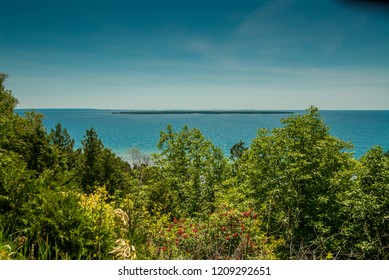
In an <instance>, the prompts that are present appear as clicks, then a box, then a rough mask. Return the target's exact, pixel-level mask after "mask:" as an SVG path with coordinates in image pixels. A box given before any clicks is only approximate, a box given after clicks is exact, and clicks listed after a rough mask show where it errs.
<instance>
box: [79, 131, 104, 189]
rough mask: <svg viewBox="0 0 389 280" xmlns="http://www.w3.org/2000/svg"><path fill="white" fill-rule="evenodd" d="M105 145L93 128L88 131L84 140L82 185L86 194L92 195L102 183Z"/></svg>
mask: <svg viewBox="0 0 389 280" xmlns="http://www.w3.org/2000/svg"><path fill="white" fill-rule="evenodd" d="M103 148H104V146H103V143H102V142H101V140H100V138H99V137H98V136H97V133H96V131H95V130H94V129H93V128H91V129H89V130H87V131H86V134H85V136H84V140H82V152H83V162H82V164H83V166H82V180H81V185H82V188H83V190H84V191H85V192H87V193H90V192H92V191H93V188H94V187H95V186H96V185H98V184H99V183H100V182H101V181H102V176H103V175H102V172H103V171H102V169H103V168H102V160H101V157H102V153H103Z"/></svg>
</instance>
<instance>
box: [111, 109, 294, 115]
mask: <svg viewBox="0 0 389 280" xmlns="http://www.w3.org/2000/svg"><path fill="white" fill-rule="evenodd" d="M294 113H295V112H292V111H260V110H144V111H143V110H140V111H137V110H133V111H114V112H112V114H118V115H122V114H135V115H172V114H177V115H178V114H181V115H182V114H208V115H209V114H214V115H217V114H246V115H247V114H294Z"/></svg>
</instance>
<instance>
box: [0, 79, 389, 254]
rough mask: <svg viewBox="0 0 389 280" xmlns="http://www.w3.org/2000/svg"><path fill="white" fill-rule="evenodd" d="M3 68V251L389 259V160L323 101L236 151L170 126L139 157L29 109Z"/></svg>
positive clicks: (0, 103)
mask: <svg viewBox="0 0 389 280" xmlns="http://www.w3.org/2000/svg"><path fill="white" fill-rule="evenodd" d="M6 78H7V76H6V75H5V74H0V259H388V258H389V157H388V155H387V154H385V152H384V150H383V149H382V147H378V146H376V147H372V148H371V149H370V150H369V151H367V152H366V154H365V155H363V156H362V157H361V158H360V159H355V158H354V157H353V155H352V153H351V152H349V150H350V148H351V147H352V144H351V143H347V142H344V141H342V140H341V139H338V138H336V137H333V136H331V135H330V134H329V129H328V126H327V125H326V124H325V123H324V121H323V120H322V118H321V116H320V112H319V110H318V109H317V108H315V107H311V108H309V109H308V110H307V111H306V113H305V114H303V115H293V114H292V115H290V116H289V117H288V118H285V119H283V120H282V124H283V126H282V127H281V128H275V129H272V130H267V129H259V130H258V133H257V135H256V137H255V138H254V139H253V140H252V142H251V143H249V145H248V146H245V143H243V142H240V143H237V144H235V145H234V146H233V147H231V155H224V154H223V152H222V150H221V149H220V148H218V147H216V146H215V145H214V144H213V143H212V141H210V140H209V139H206V138H205V137H204V135H203V134H202V133H201V131H200V130H198V129H196V128H192V129H191V128H189V127H187V126H184V127H183V128H182V129H181V130H179V131H176V130H174V129H173V127H172V126H170V125H169V126H168V127H167V128H166V130H164V131H161V134H160V139H159V141H158V143H156V144H157V147H158V152H157V153H155V154H153V155H152V156H151V158H149V157H148V156H146V155H142V154H141V153H139V151H132V153H133V156H134V158H136V159H137V161H136V164H129V163H128V162H126V161H124V160H122V159H121V158H120V157H118V156H117V155H115V154H114V153H113V152H112V151H111V150H110V149H109V148H107V147H105V146H104V144H103V143H102V141H101V140H100V139H99V136H98V134H97V132H96V131H95V130H94V129H93V128H90V129H88V130H87V131H86V132H85V136H84V139H83V140H82V143H81V147H80V148H77V149H76V148H75V142H74V140H73V139H72V137H71V135H69V133H68V131H67V129H66V128H65V127H63V126H62V125H61V124H58V125H57V126H56V127H55V128H54V129H51V130H50V131H47V130H46V128H45V127H44V125H43V122H42V118H43V116H42V115H41V114H37V113H34V112H31V113H27V114H25V115H24V116H20V115H18V114H16V113H15V112H14V110H15V108H16V105H17V100H16V99H15V97H14V96H13V95H12V92H11V90H8V89H6V88H5V86H4V82H5V80H6Z"/></svg>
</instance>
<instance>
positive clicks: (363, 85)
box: [0, 0, 389, 109]
mask: <svg viewBox="0 0 389 280" xmlns="http://www.w3.org/2000/svg"><path fill="white" fill-rule="evenodd" d="M352 2H353V1H341V0H316V1H312V0H273V1H259V0H257V1H252V0H244V1H237V0H223V1H212V0H207V1H203V0H196V1H190V0H188V1H175V0H165V1H151V0H139V1H131V0H127V1H120V0H110V1H100V0H97V1H96V0H95V1H86V0H77V1H73V0H67V1H63V0H58V1H48V0H35V1H27V0H26V1H21V0H13V1H6V2H4V3H2V7H1V10H0V25H1V28H0V72H5V73H8V74H9V78H8V80H7V82H6V86H7V88H9V89H11V90H12V91H13V94H14V95H15V96H16V97H17V98H18V100H19V108H68V107H69V108H72V107H73V108H74V107H77V108H112V109H306V108H308V107H309V106H310V105H315V106H317V107H319V109H389V9H388V8H385V7H384V6H382V7H381V6H370V5H362V4H361V5H351V4H350V3H352Z"/></svg>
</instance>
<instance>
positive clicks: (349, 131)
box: [16, 109, 389, 158]
mask: <svg viewBox="0 0 389 280" xmlns="http://www.w3.org/2000/svg"><path fill="white" fill-rule="evenodd" d="M16 111H17V112H18V113H20V114H23V112H24V111H26V110H25V109H17V110H16ZM36 111H37V112H40V113H43V114H44V116H45V118H44V125H45V127H46V128H47V129H48V130H49V129H50V128H54V126H55V125H56V124H57V123H59V122H60V123H61V124H62V125H63V126H64V127H66V128H67V129H68V131H69V133H70V135H71V136H72V137H73V138H74V139H75V141H76V145H77V147H79V146H80V145H81V140H82V139H83V137H84V134H85V130H87V129H89V128H91V127H93V128H94V129H95V130H96V131H97V133H98V135H99V137H100V138H101V140H102V141H103V143H104V145H105V146H106V147H108V148H110V149H112V151H114V152H115V153H116V154H118V155H120V156H122V157H124V158H126V157H127V156H128V155H127V153H126V152H127V151H128V149H129V148H132V147H137V148H139V149H140V150H142V151H143V152H145V153H152V152H156V151H157V148H156V143H157V141H158V139H159V134H160V131H161V130H164V129H166V126H167V125H168V124H172V125H173V129H174V130H176V131H178V130H181V128H182V127H183V126H184V125H185V124H186V125H188V126H189V127H196V128H199V129H200V130H201V131H202V133H203V134H204V135H205V137H207V138H209V139H211V140H212V142H213V143H214V144H215V145H216V146H218V147H220V148H221V149H222V150H223V151H224V153H225V154H226V155H227V156H228V155H229V149H230V148H231V146H232V145H234V144H235V143H236V142H239V141H240V140H242V141H244V142H245V143H246V145H248V144H249V143H250V142H251V140H252V139H253V138H254V137H255V135H256V132H257V130H258V128H269V129H272V128H275V127H281V123H280V120H281V119H282V118H285V117H288V116H289V114H179V115H177V114H147V115H143V114H141V115H138V114H112V112H113V111H111V110H91V109H39V110H36ZM295 112H296V113H303V112H304V111H295ZM320 113H321V115H322V117H323V119H324V120H325V122H326V124H327V125H328V126H329V127H330V133H331V135H333V136H336V137H338V138H340V139H342V140H345V141H349V142H352V143H353V144H354V146H355V148H354V149H353V152H354V156H355V157H356V158H359V157H360V156H361V155H363V154H364V153H365V152H366V151H367V150H368V149H369V148H371V147H372V146H374V145H380V146H382V147H383V148H384V150H385V151H387V150H388V149H389V111H321V112H320Z"/></svg>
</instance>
